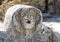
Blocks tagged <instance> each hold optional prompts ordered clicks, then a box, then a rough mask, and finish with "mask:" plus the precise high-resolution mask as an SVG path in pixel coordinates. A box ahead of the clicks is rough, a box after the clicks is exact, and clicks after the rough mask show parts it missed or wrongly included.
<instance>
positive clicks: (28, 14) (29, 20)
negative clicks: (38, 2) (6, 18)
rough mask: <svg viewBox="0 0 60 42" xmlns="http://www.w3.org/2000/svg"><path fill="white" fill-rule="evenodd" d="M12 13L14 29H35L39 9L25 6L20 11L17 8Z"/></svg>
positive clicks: (39, 17)
mask: <svg viewBox="0 0 60 42" xmlns="http://www.w3.org/2000/svg"><path fill="white" fill-rule="evenodd" d="M14 14H15V15H14V16H13V21H14V25H16V30H17V29H18V30H35V29H36V25H38V23H39V22H40V19H41V16H40V11H37V10H36V9H35V8H29V9H28V8H27V9H26V10H23V11H22V12H20V11H19V10H18V11H16V12H15V13H14Z"/></svg>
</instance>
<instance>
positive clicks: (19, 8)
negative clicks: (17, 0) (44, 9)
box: [0, 5, 58, 42]
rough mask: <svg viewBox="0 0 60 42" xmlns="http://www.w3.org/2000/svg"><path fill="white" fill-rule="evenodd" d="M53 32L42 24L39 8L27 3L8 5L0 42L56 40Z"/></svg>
mask: <svg viewBox="0 0 60 42" xmlns="http://www.w3.org/2000/svg"><path fill="white" fill-rule="evenodd" d="M54 37H56V35H55V33H54V32H53V31H52V30H51V29H50V28H48V27H46V26H43V25H42V13H41V11H40V10H39V9H37V8H35V7H33V6H27V5H15V6H12V7H10V8H9V9H8V10H7V12H6V15H5V20H4V23H3V28H2V29H1V32H0V38H1V39H0V41H1V42H58V38H57V37H56V39H54Z"/></svg>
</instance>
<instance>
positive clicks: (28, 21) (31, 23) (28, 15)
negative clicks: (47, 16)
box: [22, 10, 39, 30]
mask: <svg viewBox="0 0 60 42" xmlns="http://www.w3.org/2000/svg"><path fill="white" fill-rule="evenodd" d="M27 11H28V12H24V13H23V14H24V15H23V14H22V17H23V18H22V25H23V27H24V29H28V30H29V29H33V28H34V27H35V24H36V21H37V20H36V18H37V15H38V14H37V13H36V12H35V11H34V10H27ZM38 17H39V16H38ZM37 19H38V18H37Z"/></svg>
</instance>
